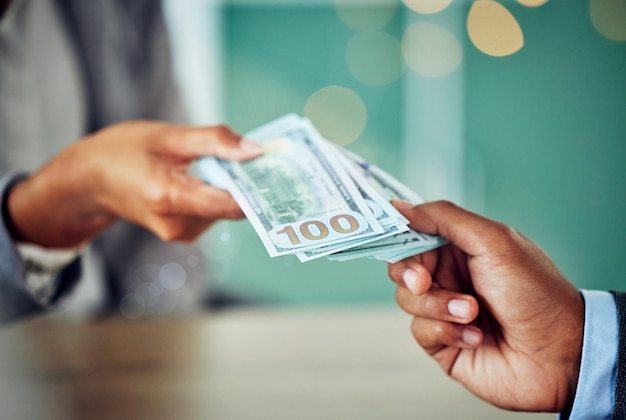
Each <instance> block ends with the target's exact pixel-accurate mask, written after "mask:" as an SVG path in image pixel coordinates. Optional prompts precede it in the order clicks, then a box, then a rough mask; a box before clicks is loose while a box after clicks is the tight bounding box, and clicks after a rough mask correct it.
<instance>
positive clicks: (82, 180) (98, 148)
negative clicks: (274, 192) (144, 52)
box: [7, 121, 261, 248]
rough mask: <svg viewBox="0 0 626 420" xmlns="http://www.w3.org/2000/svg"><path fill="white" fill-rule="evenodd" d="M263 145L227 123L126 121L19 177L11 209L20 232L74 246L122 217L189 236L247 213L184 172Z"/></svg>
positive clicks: (173, 235)
mask: <svg viewBox="0 0 626 420" xmlns="http://www.w3.org/2000/svg"><path fill="white" fill-rule="evenodd" d="M260 154H261V148H260V146H258V145H257V144H255V143H251V142H248V141H245V140H241V138H240V137H239V136H238V135H237V134H235V133H234V132H233V131H231V130H230V129H229V128H227V127H224V126H216V127H208V128H189V127H183V126H174V125H169V124H163V123H156V122H143V121H136V122H127V123H121V124H116V125H113V126H111V127H108V128H105V129H103V130H101V131H99V132H97V133H95V134H93V135H91V136H89V137H87V138H85V139H83V140H82V141H79V142H76V143H75V144H74V145H72V146H71V147H69V148H68V149H66V150H65V151H63V152H62V153H60V154H59V155H58V156H56V157H55V158H53V159H52V160H51V161H50V162H48V164H46V165H45V166H44V167H43V168H41V169H40V170H39V171H37V172H36V173H34V174H33V175H32V176H30V177H29V178H27V179H26V180H25V181H23V182H21V183H19V184H18V185H16V186H15V187H14V188H13V189H12V190H11V192H10V194H9V197H8V204H7V205H8V211H9V216H10V219H11V221H12V225H13V230H14V231H15V232H14V233H15V236H16V239H18V240H22V241H27V242H32V243H36V244H40V245H43V246H48V247H57V248H65V247H74V246H77V245H80V244H82V243H83V242H85V241H88V240H89V239H91V238H92V237H94V236H95V235H97V234H98V233H99V232H101V231H102V230H104V229H105V228H106V227H107V226H109V225H110V224H111V223H112V222H114V221H115V220H117V219H118V218H124V219H127V220H130V221H133V222H135V223H138V224H140V225H143V226H145V227H146V228H148V229H150V230H152V231H153V232H154V233H155V234H157V235H158V236H159V237H160V238H162V239H163V240H166V241H172V240H181V241H191V240H193V239H195V238H196V237H197V236H198V235H199V234H200V233H202V232H203V231H204V230H205V229H206V228H208V227H209V226H210V225H211V224H212V223H213V222H215V221H216V220H217V219H220V218H226V219H237V218H241V217H243V213H242V212H241V209H240V208H239V206H238V205H237V203H236V202H235V201H234V200H233V198H232V197H231V196H230V194H229V193H227V192H226V191H223V190H220V189H218V188H215V187H212V186H210V185H207V184H205V183H204V182H202V181H200V180H198V179H197V178H194V177H192V176H190V175H189V174H188V173H187V170H188V167H189V164H190V163H191V162H192V161H193V160H194V159H196V158H199V157H202V156H207V155H212V156H217V157H220V158H223V159H233V160H242V159H250V158H253V157H256V156H258V155H260Z"/></svg>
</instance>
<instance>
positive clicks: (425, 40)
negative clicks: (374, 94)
mask: <svg viewBox="0 0 626 420" xmlns="http://www.w3.org/2000/svg"><path fill="white" fill-rule="evenodd" d="M402 52H403V54H404V59H405V60H406V63H407V65H408V66H409V67H410V68H411V69H412V70H414V71H415V72H416V73H417V74H419V75H421V76H424V77H441V76H445V75H448V74H450V73H452V72H453V71H454V70H455V69H456V68H457V67H459V65H460V64H461V60H462V58H463V49H462V48H461V44H459V41H458V40H457V38H456V37H455V36H454V35H453V34H452V33H451V32H450V31H448V30H447V29H445V28H443V27H442V26H439V25H436V24H434V23H430V22H417V23H413V24H411V25H409V27H408V28H407V29H406V31H405V32H404V37H403V39H402Z"/></svg>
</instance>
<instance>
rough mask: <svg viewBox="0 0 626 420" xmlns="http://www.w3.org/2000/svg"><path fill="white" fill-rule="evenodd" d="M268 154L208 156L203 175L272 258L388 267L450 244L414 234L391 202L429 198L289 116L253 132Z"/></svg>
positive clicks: (202, 163)
mask: <svg viewBox="0 0 626 420" xmlns="http://www.w3.org/2000/svg"><path fill="white" fill-rule="evenodd" d="M245 137H246V139H249V140H253V141H256V142H258V143H260V144H261V145H262V146H263V148H264V154H263V155H262V156H261V157H259V158H256V159H253V160H250V161H245V162H237V161H226V160H222V159H218V158H214V157H206V158H203V159H200V160H199V162H198V169H199V172H200V176H201V177H202V178H203V179H204V180H205V181H207V182H209V183H210V184H213V185H215V186H217V187H220V188H223V189H225V190H227V191H229V192H230V193H231V195H232V196H233V197H234V199H235V200H236V201H237V203H238V204H239V206H240V207H241V209H242V210H243V212H244V213H245V215H246V216H247V218H248V220H249V221H250V223H251V224H252V226H253V227H254V229H255V231H256V233H257V234H258V236H259V238H260V239H261V241H262V243H263V245H264V246H265V248H266V250H267V252H268V253H269V255H270V256H271V257H276V256H281V255H287V254H295V255H296V256H297V257H298V258H299V259H300V261H302V262H306V261H310V260H313V259H316V258H320V257H327V258H328V259H330V260H337V261H347V260H350V259H354V258H362V257H368V258H375V259H379V260H384V261H388V262H397V261H400V260H401V259H404V258H408V257H410V256H412V255H417V254H419V253H421V252H425V251H428V250H431V249H434V248H437V247H439V246H441V245H443V244H445V243H446V242H445V241H444V240H443V239H442V238H439V237H437V236H433V235H427V234H425V233H420V232H416V231H414V230H411V229H410V228H409V227H408V226H407V224H408V221H407V220H406V219H405V218H404V217H403V216H402V215H401V214H400V213H399V212H398V211H397V210H396V209H395V208H394V207H393V206H392V205H391V204H390V202H389V201H390V200H394V199H395V200H405V201H410V202H413V203H416V204H418V203H422V202H424V200H423V199H422V198H421V197H420V196H419V195H417V194H416V193H415V192H413V191H411V190H410V189H409V188H408V187H407V186H405V185H404V184H402V183H401V182H400V181H398V180H397V179H395V178H394V177H392V176H391V175H389V174H388V173H386V172H385V171H383V170H382V169H380V168H378V167H376V166H375V165H372V164H370V163H368V162H366V161H365V160H364V159H362V158H361V157H360V156H358V155H356V154H354V153H352V152H350V151H348V150H346V149H342V148H339V147H337V146H335V145H333V144H332V143H330V142H329V141H327V140H326V139H324V138H323V137H322V136H321V135H320V134H319V133H318V132H317V130H316V129H315V127H314V126H313V124H311V122H310V121H309V120H307V119H305V118H301V117H300V116H298V115H296V114H288V115H286V116H284V117H282V118H279V119H277V120H275V121H273V122H270V123H268V124H266V125H264V126H262V127H260V128H258V129H256V130H254V131H252V132H250V133H248V134H246V135H245Z"/></svg>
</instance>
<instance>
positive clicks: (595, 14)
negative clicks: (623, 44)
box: [589, 0, 626, 41]
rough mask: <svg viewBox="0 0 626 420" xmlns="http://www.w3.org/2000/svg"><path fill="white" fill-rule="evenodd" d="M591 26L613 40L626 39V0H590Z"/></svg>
mask: <svg viewBox="0 0 626 420" xmlns="http://www.w3.org/2000/svg"><path fill="white" fill-rule="evenodd" d="M589 12H590V14H591V22H592V23H593V26H595V28H596V29H597V30H598V32H600V33H601V34H602V36H604V37H606V38H608V39H610V40H613V41H626V0H590V1H589Z"/></svg>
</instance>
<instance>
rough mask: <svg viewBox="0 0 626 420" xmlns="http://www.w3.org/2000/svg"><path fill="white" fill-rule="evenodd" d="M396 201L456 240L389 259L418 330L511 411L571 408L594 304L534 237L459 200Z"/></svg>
mask: <svg viewBox="0 0 626 420" xmlns="http://www.w3.org/2000/svg"><path fill="white" fill-rule="evenodd" d="M394 205H395V206H396V207H397V208H398V210H400V211H401V212H402V214H404V216H406V217H407V218H408V219H409V220H410V221H411V227H412V228H414V229H416V230H419V231H422V232H426V233H431V234H438V235H441V236H442V237H444V238H446V239H447V240H448V241H449V242H450V243H449V244H448V245H446V246H444V247H442V248H440V249H437V250H434V251H430V252H427V253H425V254H422V255H417V256H414V257H411V258H408V259H405V260H403V261H400V262H398V263H396V264H390V265H389V276H390V277H391V279H392V280H393V281H394V282H395V283H397V284H398V289H397V293H396V298H397V301H398V303H399V305H400V306H401V307H402V309H404V310H405V311H406V312H407V313H409V314H411V315H413V316H414V319H413V323H412V331H413V335H414V336H415V339H416V340H417V342H418V343H419V344H420V345H421V346H422V347H423V348H424V349H425V350H426V352H427V353H428V354H429V355H430V356H432V357H433V358H434V359H435V360H436V361H437V362H438V363H439V365H440V366H441V368H442V369H443V370H444V371H445V372H446V373H447V374H448V375H450V376H451V377H452V378H454V379H456V380H457V381H459V382H460V383H461V384H463V385H464V386H465V387H466V388H467V389H469V390H470V391H471V392H473V393H474V394H475V395H477V396H478V397H480V398H482V399H483V400H485V401H487V402H489V403H491V404H493V405H495V406H498V407H501V408H504V409H510V410H522V411H551V412H563V411H566V410H568V409H569V407H570V406H571V404H572V402H573V398H574V395H575V391H576V385H577V381H578V371H579V368H580V360H581V349H582V339H583V324H584V303H583V299H582V296H581V295H580V293H579V292H578V290H577V289H576V288H575V287H574V286H573V285H571V284H570V283H569V282H568V281H567V280H566V279H565V277H564V276H563V275H562V274H561V273H560V271H559V270H558V269H557V267H556V266H555V264H554V263H553V262H552V261H551V259H550V258H549V257H548V256H547V255H546V254H545V253H544V252H543V251H542V250H541V249H540V248H539V247H538V246H537V245H536V244H535V243H533V242H532V241H530V240H529V239H527V238H525V237H524V236H522V235H521V234H520V233H518V232H517V231H515V230H514V229H512V228H511V227H508V226H506V225H504V224H502V223H498V222H495V221H492V220H489V219H487V218H484V217H482V216H479V215H477V214H473V213H471V212H469V211H466V210H464V209H462V208H459V207H457V206H455V205H454V204H451V203H449V202H433V203H427V204H423V205H420V206H413V205H412V204H409V203H405V202H394Z"/></svg>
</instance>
